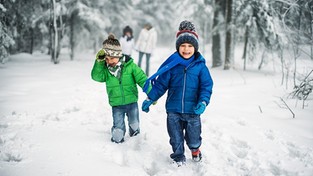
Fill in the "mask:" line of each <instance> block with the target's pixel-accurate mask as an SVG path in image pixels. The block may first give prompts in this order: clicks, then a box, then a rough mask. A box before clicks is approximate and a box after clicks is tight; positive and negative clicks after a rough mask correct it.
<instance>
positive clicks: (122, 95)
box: [91, 55, 147, 106]
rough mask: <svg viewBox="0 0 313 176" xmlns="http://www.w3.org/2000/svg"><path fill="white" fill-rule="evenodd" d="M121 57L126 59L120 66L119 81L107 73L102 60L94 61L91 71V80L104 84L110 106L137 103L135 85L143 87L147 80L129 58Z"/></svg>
mask: <svg viewBox="0 0 313 176" xmlns="http://www.w3.org/2000/svg"><path fill="white" fill-rule="evenodd" d="M123 57H126V58H125V63H124V64H123V65H122V74H121V77H120V79H118V78H116V77H115V76H113V75H112V74H111V73H110V72H109V70H108V68H107V66H106V62H105V61H104V60H103V61H98V60H96V61H95V63H94V65H93V68H92V71H91V78H92V79H93V80H95V81H98V82H105V83H106V91H107V94H108V98H109V104H110V105H111V106H120V105H127V104H130V103H134V102H137V101H138V89H137V84H138V85H139V86H140V87H143V85H144V83H145V81H146V80H147V76H146V74H145V73H144V72H143V70H142V69H141V68H140V67H138V66H137V65H136V64H135V63H134V61H133V59H132V58H131V57H129V56H126V55H124V56H123Z"/></svg>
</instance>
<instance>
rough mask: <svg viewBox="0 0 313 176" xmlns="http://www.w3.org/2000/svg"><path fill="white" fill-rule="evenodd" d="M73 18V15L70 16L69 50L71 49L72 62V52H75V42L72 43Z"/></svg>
mask: <svg viewBox="0 0 313 176" xmlns="http://www.w3.org/2000/svg"><path fill="white" fill-rule="evenodd" d="M74 18H75V14H74V13H72V14H71V18H70V48H71V54H70V57H71V60H74V50H75V42H74Z"/></svg>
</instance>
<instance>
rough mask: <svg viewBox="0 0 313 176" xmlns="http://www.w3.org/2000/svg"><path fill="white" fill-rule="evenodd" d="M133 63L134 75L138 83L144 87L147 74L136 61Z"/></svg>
mask: <svg viewBox="0 0 313 176" xmlns="http://www.w3.org/2000/svg"><path fill="white" fill-rule="evenodd" d="M132 65H133V72H132V74H133V77H134V78H135V81H136V83H137V84H138V85H139V86H140V87H141V88H143V86H144V84H145V82H146V80H147V75H146V74H145V72H144V71H143V70H142V69H141V68H140V67H139V66H138V65H136V64H135V63H133V64H132Z"/></svg>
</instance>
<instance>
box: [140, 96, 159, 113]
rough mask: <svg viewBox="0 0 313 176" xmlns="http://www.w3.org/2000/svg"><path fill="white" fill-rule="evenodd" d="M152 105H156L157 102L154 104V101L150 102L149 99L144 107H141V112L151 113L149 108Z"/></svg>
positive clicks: (143, 104) (144, 102)
mask: <svg viewBox="0 0 313 176" xmlns="http://www.w3.org/2000/svg"><path fill="white" fill-rule="evenodd" d="M152 103H153V104H155V103H156V101H155V102H154V101H152V100H150V99H149V98H147V99H146V100H145V101H143V103H142V106H141V110H142V111H144V112H149V110H150V109H149V107H150V106H151V104H152Z"/></svg>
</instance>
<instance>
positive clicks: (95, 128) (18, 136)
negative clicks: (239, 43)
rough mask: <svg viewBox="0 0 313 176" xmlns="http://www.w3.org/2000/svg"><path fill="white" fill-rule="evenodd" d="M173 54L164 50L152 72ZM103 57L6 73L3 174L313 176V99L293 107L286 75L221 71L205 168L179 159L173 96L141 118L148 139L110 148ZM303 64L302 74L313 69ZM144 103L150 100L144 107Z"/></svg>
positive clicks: (13, 64)
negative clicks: (168, 106) (170, 115)
mask: <svg viewBox="0 0 313 176" xmlns="http://www.w3.org/2000/svg"><path fill="white" fill-rule="evenodd" d="M170 53H171V51H168V50H166V49H158V50H157V52H156V53H155V55H154V56H153V57H152V61H151V70H152V71H151V72H154V71H155V70H156V69H157V68H158V66H159V65H160V64H161V63H162V62H163V60H164V59H166V57H167V56H168V55H169V54H170ZM93 58H94V53H85V54H82V55H78V57H77V58H75V61H69V59H68V58H67V56H63V58H62V59H61V63H60V64H59V65H54V64H52V63H51V62H50V61H49V57H48V56H45V55H41V54H34V55H28V54H18V55H14V56H12V57H11V60H10V62H8V63H6V64H5V65H1V66H0V80H1V81H0V176H86V175H92V176H103V175H116V176H124V175H134V176H145V175H158V176H164V175H165V176H168V175H173V176H176V175H177V176H178V175H187V176H189V175H190V176H195V175H203V176H204V175H205V176H226V175H227V176H229V175H234V176H237V175H240V176H241V175H251V176H255V175H257V176H265V175H266V176H271V175H275V176H278V175H284V176H286V175H287V176H297V175H299V176H311V175H313V119H312V118H313V116H312V114H313V101H312V100H310V101H307V102H306V105H307V106H306V107H305V108H304V109H302V106H301V102H300V101H298V103H297V104H296V101H295V100H290V99H286V96H287V94H288V93H289V92H290V90H285V87H284V86H281V85H280V81H281V76H280V73H279V71H271V69H269V70H268V71H256V70H253V69H250V70H248V71H242V69H241V68H238V69H232V70H229V71H224V70H222V68H216V69H211V74H212V77H213V79H214V83H215V84H214V92H213V95H212V99H211V104H210V105H209V106H208V107H207V109H206V111H205V113H204V114H203V115H202V122H203V123H202V132H203V133H202V137H203V144H202V146H201V149H202V153H203V155H204V158H203V161H202V162H201V163H194V162H192V161H191V159H190V152H189V151H188V150H187V151H186V156H187V165H186V166H183V167H179V168H177V166H175V165H174V164H172V163H171V160H170V158H169V155H170V154H171V147H170V145H169V138H168V135H167V131H166V113H165V108H164V102H165V98H166V96H163V97H162V98H161V99H160V100H159V101H158V103H157V104H156V105H154V106H152V107H151V108H150V112H149V113H144V112H140V116H141V134H140V135H138V136H135V137H132V138H130V137H129V136H126V138H125V142H124V143H122V144H115V143H112V142H111V141H110V137H111V134H110V128H111V125H112V117H111V107H110V106H109V105H108V102H107V100H108V99H107V95H106V92H105V85H104V84H101V83H98V82H95V81H93V80H91V78H90V71H91V68H92V65H93V60H94V59H93ZM134 58H137V55H136V53H135V54H134ZM238 62H241V61H238ZM303 63H304V64H302V65H303V68H300V70H301V71H302V70H304V69H307V70H308V69H312V68H313V64H312V62H304V61H303ZM210 64H211V61H208V66H209V65H210ZM300 65H301V62H300ZM300 67H301V66H300ZM277 68H278V69H279V66H277ZM278 69H277V70H278ZM280 97H282V98H284V100H285V101H286V102H287V104H288V105H289V106H290V107H291V108H292V110H293V112H294V113H295V115H296V117H295V118H292V114H291V113H290V111H289V110H288V109H286V108H283V107H284V105H283V103H282V101H281V100H280ZM144 99H145V95H144V94H143V93H142V92H140V100H139V105H140V106H141V103H142V101H143V100H144ZM186 148H187V147H186Z"/></svg>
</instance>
